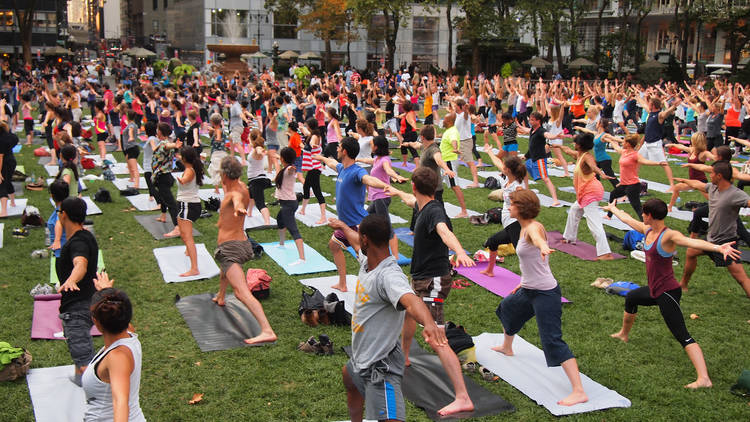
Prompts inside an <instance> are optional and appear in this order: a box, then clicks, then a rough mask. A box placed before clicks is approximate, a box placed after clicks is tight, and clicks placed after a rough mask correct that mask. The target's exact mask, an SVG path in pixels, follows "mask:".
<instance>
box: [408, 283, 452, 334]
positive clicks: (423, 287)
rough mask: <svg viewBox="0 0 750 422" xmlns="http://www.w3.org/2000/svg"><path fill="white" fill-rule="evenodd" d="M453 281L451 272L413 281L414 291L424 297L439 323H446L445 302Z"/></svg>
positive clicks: (433, 317)
mask: <svg viewBox="0 0 750 422" xmlns="http://www.w3.org/2000/svg"><path fill="white" fill-rule="evenodd" d="M452 283H453V277H451V275H450V274H447V275H444V276H438V277H432V278H425V279H421V280H412V281H411V287H412V289H414V293H415V294H416V295H417V296H419V297H420V298H422V300H423V301H424V304H425V305H427V308H428V309H429V310H430V314H432V319H434V320H435V323H436V324H438V325H442V324H445V316H444V315H443V302H445V299H446V298H447V297H448V293H450V291H451V285H452Z"/></svg>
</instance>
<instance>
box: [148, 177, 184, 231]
mask: <svg viewBox="0 0 750 422" xmlns="http://www.w3.org/2000/svg"><path fill="white" fill-rule="evenodd" d="M155 182H156V185H155V186H154V188H155V189H156V196H155V197H154V198H156V201H157V202H158V203H159V205H161V212H167V211H169V216H170V217H171V218H172V224H174V225H175V226H176V225H177V213H178V212H179V211H180V210H179V208H177V202H176V201H175V200H174V196H173V195H172V185H174V177H172V174H171V173H159V174H157V175H156V180H155Z"/></svg>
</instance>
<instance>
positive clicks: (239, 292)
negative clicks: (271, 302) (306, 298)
mask: <svg viewBox="0 0 750 422" xmlns="http://www.w3.org/2000/svg"><path fill="white" fill-rule="evenodd" d="M219 171H220V173H221V184H222V187H223V188H224V199H223V200H222V201H221V208H220V209H219V222H218V224H217V226H218V227H219V237H218V239H217V241H216V243H217V245H218V246H217V247H216V252H214V258H216V260H217V261H218V262H219V268H220V269H221V273H220V280H221V284H220V285H219V292H218V293H217V294H216V297H214V299H213V301H214V302H216V304H217V305H219V306H224V296H225V295H226V292H227V284H231V285H232V289H234V295H235V296H236V297H237V299H239V300H240V301H241V302H242V303H244V304H245V306H247V308H248V309H249V310H250V312H252V314H253V316H254V317H255V319H256V320H257V321H258V324H259V325H260V331H261V332H260V334H259V335H257V336H255V337H253V338H249V339H245V343H247V344H259V343H270V342H274V341H276V333H274V332H273V329H272V328H271V324H270V323H269V322H268V318H266V314H265V313H264V312H263V306H262V305H261V304H260V302H258V300H257V299H256V298H255V297H254V296H253V295H252V294H251V293H250V289H248V287H247V283H246V282H245V274H244V273H243V271H242V264H244V263H245V262H247V261H248V260H249V259H250V258H252V257H253V247H252V245H251V244H250V242H249V241H248V240H247V235H246V234H245V231H244V229H243V227H244V221H245V215H246V214H247V206H248V204H249V203H250V194H249V193H248V191H247V188H246V187H245V185H244V184H242V182H240V180H239V179H240V175H242V165H241V164H240V163H239V162H238V161H237V160H236V159H235V158H234V157H231V156H229V157H224V159H223V160H221V168H220V170H219Z"/></svg>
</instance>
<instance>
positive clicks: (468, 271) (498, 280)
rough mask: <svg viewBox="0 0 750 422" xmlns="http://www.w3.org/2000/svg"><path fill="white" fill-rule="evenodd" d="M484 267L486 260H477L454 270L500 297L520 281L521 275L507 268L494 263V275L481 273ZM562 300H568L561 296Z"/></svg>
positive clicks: (508, 292)
mask: <svg viewBox="0 0 750 422" xmlns="http://www.w3.org/2000/svg"><path fill="white" fill-rule="evenodd" d="M486 268H487V263H486V262H477V264H476V265H475V266H473V267H463V266H462V267H458V268H456V272H457V273H458V274H460V275H462V276H464V277H466V278H468V279H469V280H471V281H473V282H474V283H476V284H478V285H480V286H482V287H484V288H485V289H487V290H489V291H490V292H492V293H494V294H496V295H498V296H500V297H505V296H508V295H509V294H510V292H511V291H513V289H515V288H516V286H518V284H519V283H520V282H521V276H520V275H518V274H516V273H514V272H513V271H511V270H509V269H507V268H504V267H501V266H499V265H495V268H494V272H495V276H494V277H489V276H486V275H484V274H482V271H484V270H485V269H486ZM562 302H563V303H567V302H570V301H569V300H568V299H566V298H564V297H563V298H562Z"/></svg>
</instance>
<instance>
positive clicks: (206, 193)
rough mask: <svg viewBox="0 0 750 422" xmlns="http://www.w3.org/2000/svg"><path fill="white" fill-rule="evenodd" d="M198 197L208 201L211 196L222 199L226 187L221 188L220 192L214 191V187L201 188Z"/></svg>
mask: <svg viewBox="0 0 750 422" xmlns="http://www.w3.org/2000/svg"><path fill="white" fill-rule="evenodd" d="M198 197H199V198H200V199H202V200H204V201H206V202H208V200H209V198H216V197H218V198H219V200H220V201H221V200H223V199H224V189H221V188H219V193H216V192H214V190H213V189H199V190H198Z"/></svg>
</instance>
